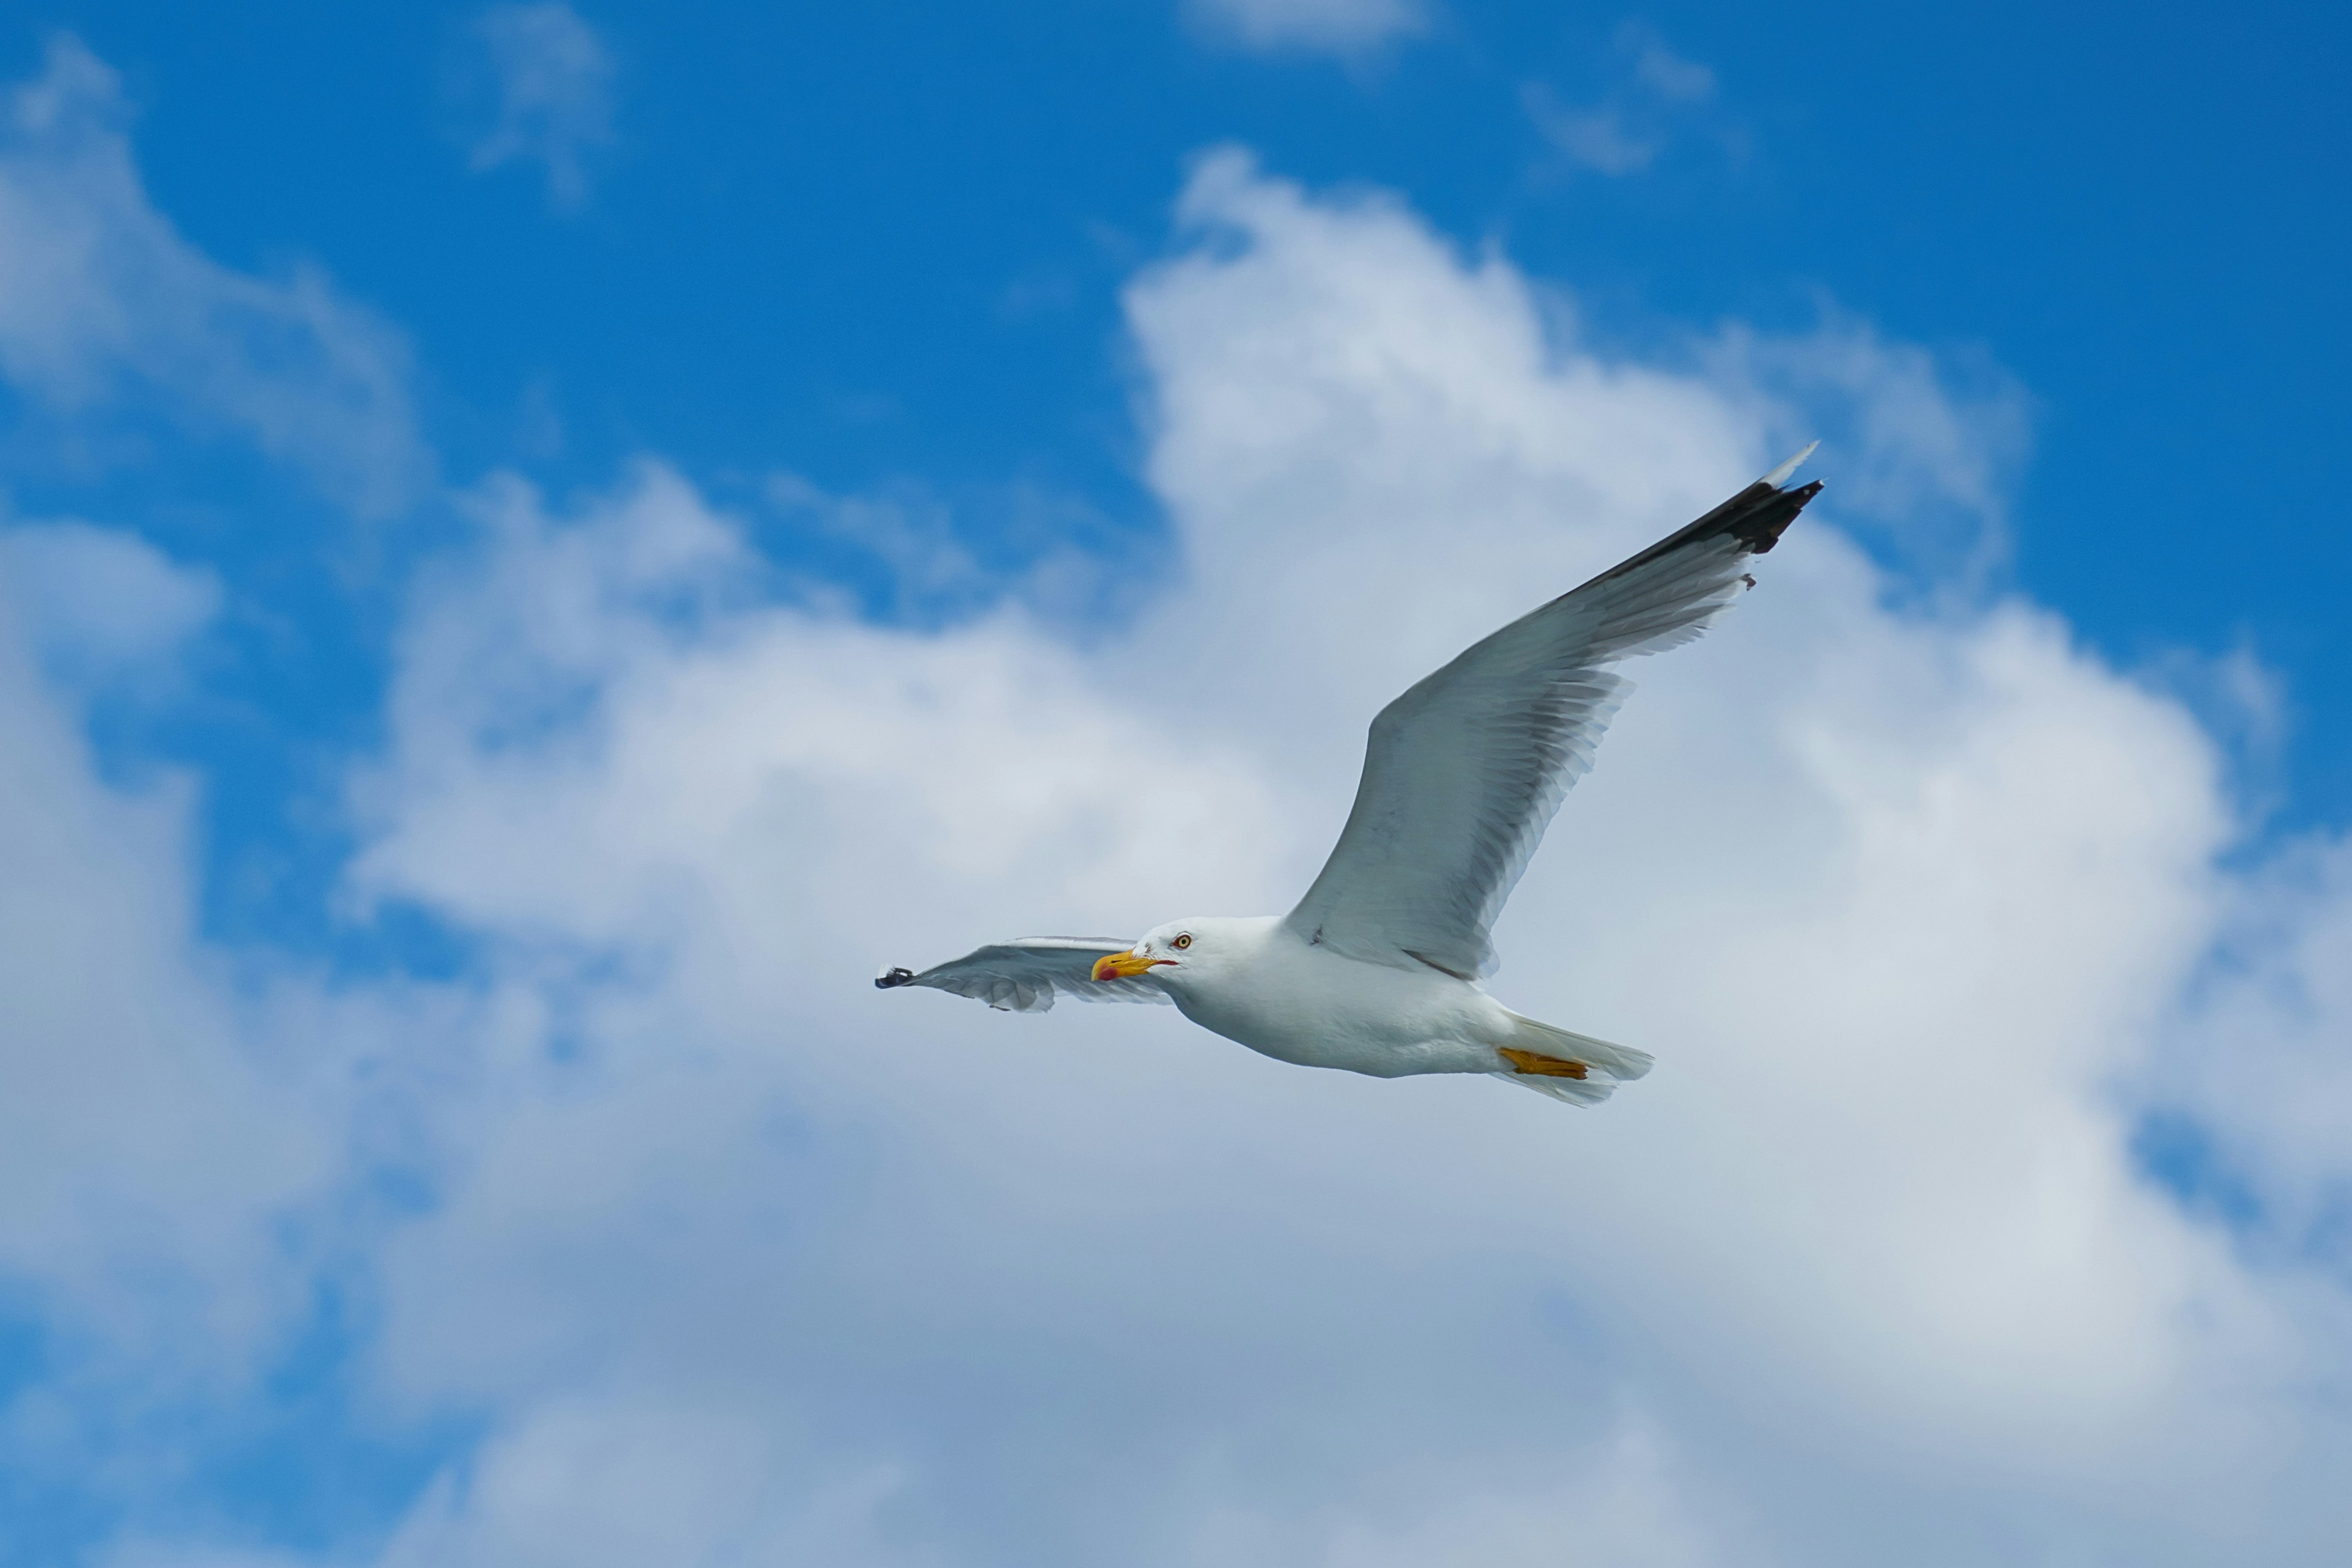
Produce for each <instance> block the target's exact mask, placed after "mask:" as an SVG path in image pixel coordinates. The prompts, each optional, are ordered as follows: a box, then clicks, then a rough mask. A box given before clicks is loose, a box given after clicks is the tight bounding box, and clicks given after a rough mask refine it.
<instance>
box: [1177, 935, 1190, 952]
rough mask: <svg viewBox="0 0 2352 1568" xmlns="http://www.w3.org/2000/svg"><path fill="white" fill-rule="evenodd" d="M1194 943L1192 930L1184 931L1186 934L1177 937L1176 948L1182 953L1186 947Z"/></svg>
mask: <svg viewBox="0 0 2352 1568" xmlns="http://www.w3.org/2000/svg"><path fill="white" fill-rule="evenodd" d="M1175 946H1176V950H1177V951H1178V952H1180V953H1181V952H1182V951H1183V950H1184V949H1185V948H1187V947H1190V946H1192V933H1191V932H1189V931H1187V932H1186V933H1184V935H1182V936H1179V937H1178V938H1176V943H1175Z"/></svg>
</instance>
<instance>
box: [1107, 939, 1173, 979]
mask: <svg viewBox="0 0 2352 1568" xmlns="http://www.w3.org/2000/svg"><path fill="white" fill-rule="evenodd" d="M1175 961H1176V960H1175V959H1173V958H1147V957H1145V956H1143V955H1142V954H1140V953H1139V952H1137V951H1135V950H1134V949H1133V948H1132V947H1130V948H1129V949H1128V950H1127V951H1126V952H1124V953H1106V954H1104V955H1103V956H1101V957H1099V958H1097V959H1096V960H1095V978H1096V979H1097V980H1131V979H1133V978H1135V977H1136V976H1138V975H1140V974H1143V973H1144V972H1145V971H1147V970H1150V969H1152V968H1154V967H1158V966H1159V965H1161V964H1173V963H1174V962H1175Z"/></svg>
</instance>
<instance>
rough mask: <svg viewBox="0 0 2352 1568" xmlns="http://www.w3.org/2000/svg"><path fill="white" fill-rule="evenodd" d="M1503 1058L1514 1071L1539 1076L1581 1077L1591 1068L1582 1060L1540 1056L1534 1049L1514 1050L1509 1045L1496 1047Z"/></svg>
mask: <svg viewBox="0 0 2352 1568" xmlns="http://www.w3.org/2000/svg"><path fill="white" fill-rule="evenodd" d="M1495 1049H1496V1050H1497V1051H1501V1052H1502V1053H1503V1060H1504V1061H1507V1062H1509V1063H1510V1064H1511V1071H1514V1072H1526V1073H1531V1074H1533V1075H1534V1076H1535V1077H1538V1078H1581V1077H1583V1076H1584V1075H1585V1074H1586V1073H1587V1072H1589V1071H1591V1068H1589V1067H1587V1066H1585V1064H1584V1063H1582V1062H1581V1061H1563V1060H1562V1059H1560V1058H1559V1057H1557V1056H1538V1055H1537V1054H1536V1053H1535V1052H1534V1051H1513V1050H1512V1049H1511V1048H1510V1047H1509V1046H1507V1045H1500V1046H1496V1048H1495Z"/></svg>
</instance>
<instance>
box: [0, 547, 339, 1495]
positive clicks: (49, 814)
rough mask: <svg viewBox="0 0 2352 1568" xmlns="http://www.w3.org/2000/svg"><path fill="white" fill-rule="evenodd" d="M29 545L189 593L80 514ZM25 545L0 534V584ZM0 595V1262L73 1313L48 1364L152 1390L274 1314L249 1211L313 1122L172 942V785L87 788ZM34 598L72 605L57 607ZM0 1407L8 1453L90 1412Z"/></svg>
mask: <svg viewBox="0 0 2352 1568" xmlns="http://www.w3.org/2000/svg"><path fill="white" fill-rule="evenodd" d="M29 542H31V543H32V544H34V545H35V546H36V547H38V546H42V545H46V546H48V547H52V548H51V549H50V550H49V553H50V554H52V555H57V554H71V555H78V556H79V557H80V558H81V565H82V566H84V567H87V566H89V565H90V563H92V562H96V563H97V570H100V572H101V574H111V575H112V576H113V578H114V580H118V581H121V582H126V583H128V584H130V585H131V587H132V588H133V589H134V590H135V591H138V592H139V593H141V594H142V595H144V596H145V598H144V602H147V603H150V604H153V603H162V604H164V605H166V606H167V607H175V608H176V609H177V610H178V611H189V610H192V609H194V607H196V606H197V604H198V603H199V601H201V600H202V599H203V598H204V597H205V594H206V592H207V590H208V588H209V584H208V583H206V582H205V580H203V579H201V578H191V577H188V576H184V575H183V576H179V577H174V576H173V575H170V569H166V568H163V567H162V566H161V564H160V563H159V562H157V561H155V560H153V559H149V558H147V557H146V556H145V555H144V554H143V550H144V547H142V546H140V545H137V544H135V543H132V542H131V541H128V540H119V539H117V540H110V541H105V540H101V539H100V538H97V537H96V536H95V534H94V531H93V532H89V533H76V534H70V535H58V534H51V535H49V536H47V538H42V537H41V536H38V535H36V536H33V538H32V539H31V540H30V541H29ZM27 543H28V540H27V538H26V536H25V535H24V534H22V533H12V534H11V535H9V536H7V537H6V538H5V546H0V570H5V571H6V572H8V574H9V579H8V580H9V585H10V587H11V589H14V588H16V587H20V586H23V585H24V580H23V579H22V578H20V577H18V576H17V575H16V568H17V567H18V566H19V564H20V563H21V561H22V559H23V558H24V556H25V555H26V550H25V549H24V547H25V546H26V544H27ZM32 553H34V554H36V555H38V554H39V553H41V551H40V550H39V549H35V550H34V551H33V552H32ZM51 580H53V581H55V580H57V579H56V578H54V577H53V578H52V579H51ZM68 581H70V580H69V579H68ZM80 586H82V587H87V586H88V581H87V580H84V581H83V583H82V584H81V585H80ZM17 603H18V601H17V599H16V595H15V594H14V593H13V592H0V737H5V744H0V996H5V998H7V1001H6V1007H5V1025H4V1026H0V1071H4V1072H5V1081H6V1082H7V1084H8V1086H9V1087H8V1092H6V1093H5V1095H0V1278H5V1279H7V1280H9V1281H11V1282H12V1283H15V1284H17V1285H23V1284H24V1283H25V1282H26V1281H29V1282H30V1289H31V1291H32V1292H33V1296H34V1299H35V1300H36V1301H37V1302H38V1303H39V1304H40V1305H41V1306H42V1307H44V1308H45V1309H47V1310H50V1311H54V1312H57V1313H58V1315H59V1318H60V1321H61V1322H67V1323H70V1324H71V1325H72V1329H71V1332H70V1333H68V1334H67V1335H66V1336H65V1338H66V1339H67V1342H68V1343H69V1344H70V1345H71V1346H72V1355H71V1357H69V1358H68V1359H69V1362H70V1361H72V1360H74V1359H76V1358H79V1357H82V1356H85V1355H87V1356H89V1357H90V1358H91V1361H90V1364H89V1366H88V1367H87V1368H85V1369H84V1370H85V1372H86V1374H87V1375H89V1376H91V1377H103V1376H109V1375H121V1373H122V1366H123V1363H124V1359H125V1358H128V1360H129V1361H130V1362H131V1364H136V1365H137V1366H138V1368H139V1375H140V1376H141V1377H142V1378H144V1379H147V1380H150V1381H152V1382H154V1383H157V1384H161V1385H169V1384H171V1383H173V1381H174V1380H177V1379H181V1378H185V1377H189V1376H199V1375H214V1374H215V1373H217V1372H218V1371H219V1369H220V1364H222V1363H223V1362H226V1363H227V1364H230V1365H231V1366H232V1367H234V1366H236V1365H239V1364H241V1363H242V1359H243V1358H244V1357H245V1356H247V1355H248V1354H251V1353H252V1352H253V1351H254V1350H255V1349H256V1348H257V1344H258V1343H259V1342H260V1339H261V1336H262V1335H263V1334H264V1333H265V1331H267V1330H268V1329H270V1328H271V1327H273V1326H274V1325H275V1324H276V1322H277V1321H278V1317H279V1315H280V1313H281V1312H283V1310H285V1308H286V1306H287V1302H286V1301H283V1300H282V1299H279V1297H278V1292H279V1291H282V1289H283V1288H284V1286H285V1284H286V1282H287V1281H286V1276H285V1273H284V1271H283V1270H280V1269H278V1267H277V1266H276V1262H275V1260H276V1258H277V1255H278V1239H277V1238H275V1237H273V1235H272V1233H271V1231H270V1228H269V1221H270V1218H271V1215H272V1212H273V1211H274V1210H282V1209H285V1208H288V1207H290V1206H292V1205H294V1204H296V1203H297V1202H299V1201H300V1200H303V1199H305V1198H307V1197H309V1196H310V1195H311V1194H312V1193H313V1192H314V1191H315V1184H316V1183H317V1182H318V1181H319V1180H320V1178H321V1176H322V1173H323V1172H324V1171H325V1170H326V1169H327V1168H328V1167H329V1166H330V1164H331V1158H332V1152H333V1144H334V1142H335V1134H334V1131H333V1129H332V1127H331V1125H326V1124H321V1122H320V1118H319V1114H318V1113H319V1110H320V1106H319V1103H317V1102H315V1101H313V1100H311V1099H310V1098H309V1097H308V1096H307V1095H306V1094H305V1093H304V1092H301V1090H300V1087H299V1086H300V1082H301V1079H300V1075H299V1073H296V1074H291V1075H289V1074H288V1073H287V1072H285V1071H282V1067H283V1064H282V1063H273V1062H271V1061H268V1059H267V1058H266V1056H265V1055H264V1054H263V1053H262V1052H261V1051H260V1050H259V1048H257V1046H256V1045H255V1044H254V1040H255V1039H256V1030H255V1028H254V1025H255V1021H256V1018H257V1015H258V1010H259V1009H257V1008H252V1007H244V1006H240V1005H238V1004H237V1003H236V1001H234V1000H233V999H231V998H229V997H227V996H226V995H224V994H223V988H221V987H220V985H219V981H220V979H221V974H220V970H219V962H220V961H219V959H218V958H217V957H211V958H208V957H207V956H205V953H204V951H203V949H202V947H201V946H200V945H199V944H197V943H196V942H195V941H194V937H193V934H192V933H191V931H190V929H189V925H188V921H189V913H190V911H191V909H192V907H193V901H192V899H191V896H190V888H189V885H188V879H187V877H186V875H185V873H184V858H185V852H184V843H185V841H186V837H187V827H186V820H185V819H186V807H187V803H188V790H187V788H186V783H187V781H186V780H184V779H168V778H167V779H163V780H161V781H159V782H158V783H157V785H156V786H155V787H154V788H153V789H150V790H149V791H147V792H145V793H142V794H137V795H127V794H123V793H121V792H118V791H116V790H114V789H109V788H108V787H106V786H105V785H103V784H102V783H100V780H99V779H98V778H97V776H96V772H95V769H94V768H93V765H92V762H91V759H90V758H89V755H88V754H87V750H86V748H85V746H84V744H83V742H82V740H81V737H80V736H79V733H78V732H77V728H76V726H75V724H74V722H73V720H74V716H73V715H71V714H69V713H68V712H66V711H64V710H63V709H62V708H61V707H60V706H59V705H58V703H57V701H56V700H55V698H54V696H53V695H51V693H50V692H49V690H48V688H47V684H46V683H45V682H44V681H43V680H42V678H41V677H40V675H39V674H38V673H37V670H36V668H35V666H34V662H33V658H32V656H31V654H32V648H31V643H32V638H31V636H29V635H28V632H29V630H30V629H29V628H27V627H26V623H25V618H24V617H23V616H22V615H21V614H20V613H19V612H18V610H17V608H16V606H17ZM118 608H121V607H120V606H116V605H102V606H99V607H97V611H96V616H95V626H96V630H95V631H91V630H90V629H89V627H88V626H85V627H84V628H82V634H86V635H88V636H89V637H93V638H97V639H99V640H100V641H101V642H103V641H104V640H105V639H107V638H110V637H111V636H112V635H113V633H114V632H118V631H121V628H120V627H119V626H117V625H115V624H113V623H112V622H111V621H110V617H111V616H112V615H113V613H114V612H115V611H116V610H117V609H118ZM51 609H52V611H55V612H60V613H62V614H63V616H64V617H65V619H66V621H67V622H68V624H69V623H70V622H71V621H72V619H73V610H74V607H73V606H72V605H71V604H68V605H66V606H63V607H58V606H52V607H51ZM132 641H133V642H134V643H135V641H136V638H135V633H134V634H133V637H132ZM85 645H87V644H85ZM113 651H114V652H118V653H119V652H120V651H121V643H120V642H117V643H114V644H113ZM137 652H139V653H141V654H142V656H143V655H145V654H147V653H150V652H152V651H150V650H145V649H139V650H137ZM9 1414H10V1416H11V1417H12V1425H13V1427H14V1429H13V1430H10V1431H5V1432H0V1442H5V1443H6V1444H7V1446H8V1447H9V1448H12V1449H14V1448H16V1446H17V1443H18V1441H19V1440H21V1439H22V1438H24V1437H26V1432H27V1428H26V1423H31V1424H32V1425H33V1428H34V1429H37V1428H38V1427H39V1426H40V1424H42V1423H44V1422H47V1421H51V1420H55V1421H57V1422H58V1423H59V1424H60V1427H62V1428H63V1429H64V1430H74V1429H78V1428H79V1427H81V1425H82V1424H83V1421H84V1419H85V1418H88V1419H89V1420H90V1421H92V1422H96V1421H98V1420H99V1419H100V1417H99V1416H97V1414H96V1412H94V1411H90V1410H83V1409H78V1408H76V1407H75V1406H73V1405H72V1404H70V1403H68V1404H66V1405H65V1406H61V1407H57V1406H47V1400H46V1398H44V1399H38V1400H36V1401H35V1407H24V1406H19V1407H17V1408H15V1409H12V1410H11V1411H10V1413H9ZM64 1430H56V1431H50V1432H48V1433H47V1435H46V1437H44V1438H43V1439H42V1441H41V1443H40V1444H39V1445H38V1447H39V1448H44V1449H46V1450H47V1451H48V1453H49V1455H50V1458H51V1460H52V1461H53V1462H56V1463H59V1464H67V1463H69V1462H70V1461H71V1460H72V1458H73V1456H75V1455H77V1454H79V1452H80V1450H79V1448H76V1447H75V1445H74V1443H73V1441H71V1440H69V1439H68V1438H67V1437H65V1435H64ZM45 1468H46V1467H45Z"/></svg>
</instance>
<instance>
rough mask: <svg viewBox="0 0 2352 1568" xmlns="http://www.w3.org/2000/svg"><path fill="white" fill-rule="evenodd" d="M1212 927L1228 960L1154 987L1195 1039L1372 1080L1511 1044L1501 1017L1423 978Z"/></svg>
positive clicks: (1472, 1060) (1455, 1067) (1266, 923)
mask: <svg viewBox="0 0 2352 1568" xmlns="http://www.w3.org/2000/svg"><path fill="white" fill-rule="evenodd" d="M1219 925H1220V926H1221V928H1222V929H1221V930H1220V933H1219V935H1220V936H1226V935H1227V933H1231V936H1232V938H1233V939H1234V946H1235V947H1236V950H1235V951H1234V952H1233V953H1232V954H1231V955H1230V956H1227V955H1224V954H1221V955H1220V958H1221V960H1222V961H1221V962H1219V963H1218V964H1217V965H1216V966H1215V967H1214V968H1213V969H1212V968H1209V967H1206V966H1203V967H1201V968H1199V969H1197V970H1195V971H1194V972H1192V973H1184V972H1182V971H1181V970H1175V971H1170V972H1167V973H1165V974H1163V975H1162V977H1161V980H1162V983H1163V984H1165V985H1166V987H1167V988H1168V991H1169V994H1170V995H1171V996H1172V997H1173V998H1175V1000H1176V1005H1177V1007H1178V1008H1180V1009H1182V1011H1183V1013H1184V1016H1185V1017H1187V1018H1189V1019H1192V1021H1193V1022H1194V1023H1197V1024H1199V1025H1200V1026H1201V1027H1202V1028H1203V1029H1207V1030H1214V1031H1215V1032H1217V1033H1218V1034H1221V1035H1223V1036H1224V1037H1225V1038H1226V1039H1228V1040H1238V1041H1240V1042H1241V1043H1242V1044H1244V1045H1246V1046H1248V1047H1249V1048H1250V1049H1251V1050H1253V1051H1260V1052H1262V1053H1264V1054H1265V1055H1267V1056H1271V1057H1275V1058H1276V1059H1277V1060H1280V1061H1293V1062H1297V1063H1299V1064H1300V1065H1302V1066H1307V1067H1336V1068H1341V1069H1344V1070H1346V1071H1350V1072H1363V1073H1369V1074H1370V1075H1371V1076H1373V1077H1375V1078H1399V1077H1403V1076H1406V1075H1408V1074H1411V1073H1418V1072H1492V1071H1495V1070H1496V1068H1497V1067H1499V1066H1501V1065H1502V1063H1501V1061H1499V1059H1498V1058H1497V1057H1496V1049H1495V1048H1496V1046H1497V1045H1498V1044H1500V1043H1502V1042H1503V1041H1505V1040H1508V1039H1509V1038H1511V1031H1510V1025H1509V1022H1508V1019H1509V1017H1510V1015H1509V1014H1508V1013H1507V1011H1505V1009H1503V1007H1502V1004H1500V1003H1499V1002H1496V1000H1495V999H1494V998H1491V997H1489V996H1487V995H1486V992H1484V991H1482V990H1480V989H1479V988H1477V987H1476V986H1474V985H1471V984H1469V983H1468V982H1466V981H1464V980H1458V979H1455V978H1454V977H1453V976H1451V975H1445V974H1441V973H1439V972H1438V971H1436V970H1434V969H1428V968H1420V967H1415V968H1412V969H1402V968H1394V967H1390V966H1388V965H1384V964H1366V963H1360V962H1358V961H1357V960H1355V959H1352V958H1343V957H1340V956H1339V955H1337V954H1335V953H1333V952H1331V951H1330V949H1328V947H1319V946H1310V945H1309V944H1307V942H1305V941H1302V940H1301V939H1300V938H1299V937H1298V936H1297V935H1296V934H1295V933H1294V932H1292V931H1291V930H1290V929H1289V928H1288V927H1286V926H1285V925H1283V924H1282V923H1281V922H1280V921H1279V920H1278V919H1277V918H1276V917H1274V916H1271V915H1269V916H1266V917H1265V918H1264V919H1263V920H1262V921H1259V920H1251V921H1238V920H1236V921H1232V922H1230V923H1228V922H1222V921H1221V922H1220V923H1219ZM1220 946H1223V943H1221V944H1220Z"/></svg>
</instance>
